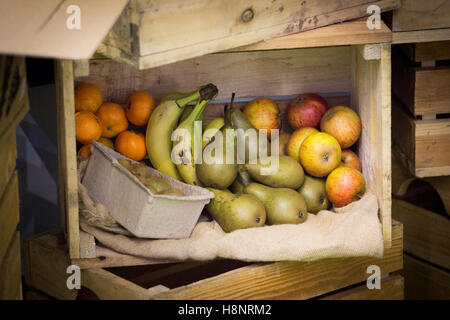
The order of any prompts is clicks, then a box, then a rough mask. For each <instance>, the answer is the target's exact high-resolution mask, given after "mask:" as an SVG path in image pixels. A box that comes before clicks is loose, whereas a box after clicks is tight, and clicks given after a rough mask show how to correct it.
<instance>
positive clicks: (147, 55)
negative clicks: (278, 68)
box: [101, 0, 400, 69]
mask: <svg viewBox="0 0 450 320" xmlns="http://www.w3.org/2000/svg"><path fill="white" fill-rule="evenodd" d="M176 3H177V4H178V7H177V10H176V11H174V10H173V7H174V5H175V1H156V2H152V6H151V7H149V6H148V4H147V3H144V4H142V3H140V2H138V7H137V9H138V12H140V17H139V22H140V23H139V27H138V28H139V30H138V31H137V33H138V34H139V39H140V43H139V50H140V56H141V57H139V59H138V68H139V69H146V68H153V67H156V66H160V65H164V64H168V63H173V62H176V61H179V60H184V59H188V58H193V57H196V56H200V55H204V54H207V53H212V52H217V51H222V50H227V49H230V48H234V47H238V46H243V45H247V44H251V43H255V42H258V41H261V40H264V39H270V38H273V37H280V36H283V35H287V34H291V33H297V32H300V31H305V30H309V29H313V28H317V27H321V26H325V25H329V24H332V23H336V22H342V21H346V20H351V19H355V18H358V17H362V16H367V15H368V13H367V7H368V5H372V4H374V5H378V6H379V7H380V8H381V10H382V11H384V10H391V9H393V8H397V7H399V5H400V2H399V1H398V0H382V1H360V0H345V1H329V2H327V3H325V2H323V1H319V0H312V1H307V2H301V3H300V6H299V3H298V2H297V1H294V0H284V1H282V2H281V3H280V2H274V1H271V0H264V1H263V0H261V1H257V2H254V3H252V4H251V5H250V4H249V3H248V1H243V0H233V1H231V2H230V1H227V2H223V1H220V0H214V1H212V2H211V1H210V2H208V3H207V4H206V3H205V2H203V1H199V0H197V1H190V2H188V3H186V4H179V3H178V2H176ZM249 10H252V13H251V14H250V15H252V16H253V19H252V20H251V22H248V23H246V22H243V21H242V20H241V17H243V16H246V14H245V13H248V12H249ZM247 16H248V15H247ZM179 21H190V22H192V21H201V22H202V23H200V22H198V23H188V24H186V25H185V26H184V27H183V28H181V29H180V28H179V27H178V24H179ZM204 24H207V25H208V26H209V28H204V27H203V26H204ZM155 25H156V26H158V28H155V27H154V26H155ZM214 26H215V27H214ZM218 26H220V27H218ZM181 30H182V31H181ZM186 34H190V35H192V36H191V37H189V39H188V40H187V39H186V37H185V35H186ZM101 50H102V52H101V53H102V54H106V55H108V54H111V53H114V54H119V53H121V51H119V52H117V51H116V52H112V51H109V50H108V45H106V46H102V48H101ZM114 58H118V59H122V57H121V56H120V55H117V56H115V57H114ZM123 60H127V61H126V62H130V59H127V58H125V59H123Z"/></svg>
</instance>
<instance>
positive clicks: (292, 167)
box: [245, 156, 305, 189]
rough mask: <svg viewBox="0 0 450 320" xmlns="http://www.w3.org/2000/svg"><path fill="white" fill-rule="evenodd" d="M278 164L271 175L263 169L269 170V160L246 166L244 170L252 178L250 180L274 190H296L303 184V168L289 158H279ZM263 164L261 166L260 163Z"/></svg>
mask: <svg viewBox="0 0 450 320" xmlns="http://www.w3.org/2000/svg"><path fill="white" fill-rule="evenodd" d="M278 159H279V162H278V169H276V168H275V172H274V173H272V174H268V173H265V172H264V170H263V169H269V168H270V166H271V162H270V161H271V160H268V161H258V162H257V163H254V164H251V163H249V164H246V165H245V168H246V170H247V171H248V173H249V174H250V176H251V177H252V179H254V180H256V181H258V182H261V183H263V184H266V185H269V186H271V187H276V188H291V189H297V188H299V187H300V186H301V185H302V184H303V180H304V178H305V175H304V172H303V168H302V166H301V165H300V163H298V162H297V161H295V159H294V158H292V157H289V156H280V157H279V158H278ZM261 162H262V163H264V164H262V163H261Z"/></svg>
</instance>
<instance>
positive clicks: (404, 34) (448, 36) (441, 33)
mask: <svg viewBox="0 0 450 320" xmlns="http://www.w3.org/2000/svg"><path fill="white" fill-rule="evenodd" d="M446 40H450V28H443V29H430V30H419V31H401V32H392V43H394V44H399V43H412V42H431V41H446Z"/></svg>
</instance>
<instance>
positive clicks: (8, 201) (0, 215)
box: [0, 171, 19, 264]
mask: <svg viewBox="0 0 450 320" xmlns="http://www.w3.org/2000/svg"><path fill="white" fill-rule="evenodd" d="M18 223H19V184H18V179H17V171H15V172H14V174H13V176H12V177H11V179H10V180H9V183H8V186H7V187H6V190H5V193H4V194H3V195H2V196H1V197H0V226H1V232H0V264H1V263H2V261H3V259H4V258H5V255H6V252H7V251H8V248H9V244H10V243H11V240H12V238H13V236H14V233H15V232H16V228H17V224H18Z"/></svg>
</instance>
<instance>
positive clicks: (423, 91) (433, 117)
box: [392, 42, 450, 177]
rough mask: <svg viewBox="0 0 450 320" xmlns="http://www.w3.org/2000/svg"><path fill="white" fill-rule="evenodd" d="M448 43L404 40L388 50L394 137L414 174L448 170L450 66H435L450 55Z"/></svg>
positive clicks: (449, 145) (404, 159)
mask: <svg viewBox="0 0 450 320" xmlns="http://www.w3.org/2000/svg"><path fill="white" fill-rule="evenodd" d="M449 45H450V42H440V43H432V44H431V43H430V44H425V45H423V44H410V45H402V46H400V47H399V48H396V49H397V50H393V54H392V83H393V85H392V89H393V92H394V95H395V98H396V99H398V100H395V99H394V100H393V103H392V141H393V144H394V146H395V147H396V148H398V149H399V151H400V153H401V155H402V160H403V162H404V164H405V165H406V167H407V168H409V169H410V170H411V172H412V173H413V174H414V175H416V176H418V177H427V176H440V175H449V174H450V118H449V114H450V66H433V65H436V61H435V60H436V59H437V58H444V59H447V58H449V57H450V55H449V53H448V51H447V49H448V46H449ZM446 48H447V49H446ZM433 57H434V58H433ZM419 63H420V64H421V65H422V66H419V65H418V64H419Z"/></svg>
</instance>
